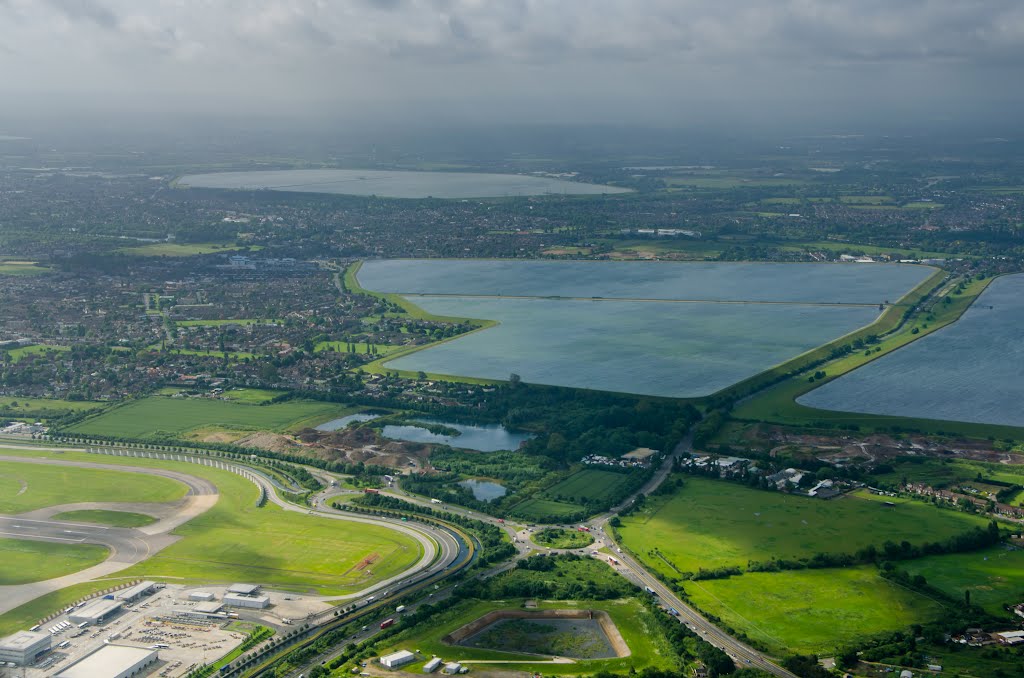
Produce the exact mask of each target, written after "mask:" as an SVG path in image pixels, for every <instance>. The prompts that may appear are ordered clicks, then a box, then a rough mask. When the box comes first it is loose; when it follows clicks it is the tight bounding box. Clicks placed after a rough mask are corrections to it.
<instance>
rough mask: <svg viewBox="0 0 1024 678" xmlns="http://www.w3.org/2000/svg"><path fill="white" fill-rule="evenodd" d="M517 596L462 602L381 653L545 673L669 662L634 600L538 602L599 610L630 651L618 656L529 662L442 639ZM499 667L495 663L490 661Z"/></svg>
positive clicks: (512, 603)
mask: <svg viewBox="0 0 1024 678" xmlns="http://www.w3.org/2000/svg"><path fill="white" fill-rule="evenodd" d="M521 605H522V601H521V600H504V601H478V600H467V601H463V602H461V603H459V604H457V605H454V606H452V607H450V608H449V609H447V610H445V611H443V612H441V613H439V614H438V615H436V616H434V617H432V618H431V622H430V623H429V624H421V625H420V626H419V627H417V628H414V629H412V630H410V631H405V632H402V633H399V634H398V635H396V636H394V637H393V638H391V639H389V640H388V642H387V644H386V645H383V646H381V647H379V649H380V651H381V654H385V653H387V652H391V651H395V650H398V649H404V648H417V649H419V650H420V652H421V654H423V655H424V656H425V657H427V658H429V657H430V656H431V655H432V654H436V655H438V656H441V657H452V656H453V654H457V655H458V658H459V659H470V660H472V659H476V660H492V661H493V660H499V659H505V660H507V661H510V662H522V661H525V662H527V663H515V664H509V665H508V666H507V667H505V668H509V669H515V670H517V671H537V672H540V673H542V674H545V675H559V674H563V673H566V674H570V675H587V674H591V673H596V672H598V671H617V672H621V671H627V670H629V668H630V667H633V668H635V669H636V670H637V671H640V670H642V669H643V668H644V667H646V666H651V665H655V664H659V665H660V666H661V667H662V668H665V667H666V664H672V663H674V661H675V660H674V659H671V658H670V657H672V652H671V650H670V649H669V647H668V644H667V642H666V641H664V640H663V638H662V635H661V632H660V631H659V630H658V629H657V626H656V625H655V621H654V620H653V619H651V616H650V615H651V613H650V612H648V611H647V610H646V609H645V608H644V607H643V605H642V604H641V603H640V602H639V601H637V600H634V599H631V598H630V599H626V600H613V601H609V600H602V601H594V600H573V601H543V602H539V603H538V609H563V610H564V609H573V608H579V609H585V610H587V609H590V610H604V611H605V612H607V613H608V614H609V615H610V616H611V618H612V621H614V622H615V625H616V626H617V627H618V629H619V633H621V634H622V637H623V640H625V641H626V644H627V645H628V646H629V649H630V651H631V655H630V656H629V657H623V658H620V659H590V660H579V661H577V662H576V663H574V664H544V663H537V664H530V663H529V661H530V660H535V659H538V658H537V657H536V656H531V655H524V654H516V653H513V652H503V651H500V650H490V649H479V648H472V647H465V646H459V647H458V648H457V649H456V648H455V647H454V646H451V645H448V644H446V643H444V642H442V640H441V639H442V638H444V637H445V636H447V635H448V634H449V633H451V632H452V631H455V630H456V629H458V628H460V627H462V626H464V625H465V624H468V623H470V622H472V621H474V620H476V619H479V618H480V617H482V616H483V615H485V614H487V613H488V612H491V611H493V610H504V609H516V608H519V607H521ZM422 664H423V662H420V663H418V664H410V665H409V667H408V668H407V669H406V670H410V671H415V672H418V671H420V670H421V668H422ZM494 666H495V668H500V667H502V665H501V664H500V663H498V664H495V665H494Z"/></svg>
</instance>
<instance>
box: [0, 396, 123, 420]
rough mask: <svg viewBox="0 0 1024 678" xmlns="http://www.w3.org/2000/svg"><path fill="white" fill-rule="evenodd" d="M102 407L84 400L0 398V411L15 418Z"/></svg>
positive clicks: (100, 404)
mask: <svg viewBox="0 0 1024 678" xmlns="http://www.w3.org/2000/svg"><path fill="white" fill-rule="evenodd" d="M98 407H103V404H102V403H95V402H88V401H84V400H53V399H51V398H21V397H19V396H0V410H2V411H4V412H11V413H16V416H24V417H29V418H31V417H32V416H34V415H37V414H39V415H41V414H43V413H46V412H59V413H61V414H65V413H67V412H81V411H83V410H94V409H96V408H98Z"/></svg>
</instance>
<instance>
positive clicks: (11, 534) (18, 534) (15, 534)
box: [0, 532, 85, 544]
mask: <svg viewBox="0 0 1024 678" xmlns="http://www.w3.org/2000/svg"><path fill="white" fill-rule="evenodd" d="M0 534H6V535H7V536H9V537H22V538H24V537H26V536H28V535H26V534H25V533H24V532H0ZM32 538H33V539H53V540H55V541H73V542H75V543H76V544H79V543H81V542H83V541H85V539H84V538H82V539H67V538H66V537H51V536H49V535H46V534H33V535H32Z"/></svg>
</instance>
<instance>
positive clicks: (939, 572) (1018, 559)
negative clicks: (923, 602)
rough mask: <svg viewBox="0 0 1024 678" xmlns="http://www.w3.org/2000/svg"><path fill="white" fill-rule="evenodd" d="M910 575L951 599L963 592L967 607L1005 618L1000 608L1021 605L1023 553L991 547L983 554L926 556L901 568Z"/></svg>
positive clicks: (1022, 551)
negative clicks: (966, 594)
mask: <svg viewBox="0 0 1024 678" xmlns="http://www.w3.org/2000/svg"><path fill="white" fill-rule="evenodd" d="M901 567H902V569H905V570H906V571H907V572H909V573H910V574H912V575H916V574H920V575H922V576H924V578H925V579H926V580H928V583H929V584H931V585H932V586H934V587H935V588H937V589H939V590H940V591H942V592H943V593H946V594H947V595H949V596H951V597H952V598H954V599H957V600H960V599H963V597H964V592H965V591H970V593H971V603H972V604H975V605H981V606H982V607H984V608H985V609H986V610H987V611H988V612H990V613H992V614H994V615H1008V614H1009V613H1007V612H1006V611H1005V610H1004V609H1003V606H1004V605H1008V604H1013V605H1016V604H1018V603H1022V602H1024V550H1021V549H1019V548H1016V549H1013V548H1007V547H1005V546H995V547H992V548H990V549H985V550H983V551H974V552H971V553H954V554H949V555H942V556H929V557H927V558H919V559H917V560H911V561H908V562H906V563H902V564H901Z"/></svg>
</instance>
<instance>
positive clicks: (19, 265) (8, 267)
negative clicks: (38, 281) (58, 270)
mask: <svg viewBox="0 0 1024 678" xmlns="http://www.w3.org/2000/svg"><path fill="white" fill-rule="evenodd" d="M52 272H53V269H52V268H47V267H46V266H37V265H36V262H34V261H0V275H42V274H43V273H52Z"/></svg>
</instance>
